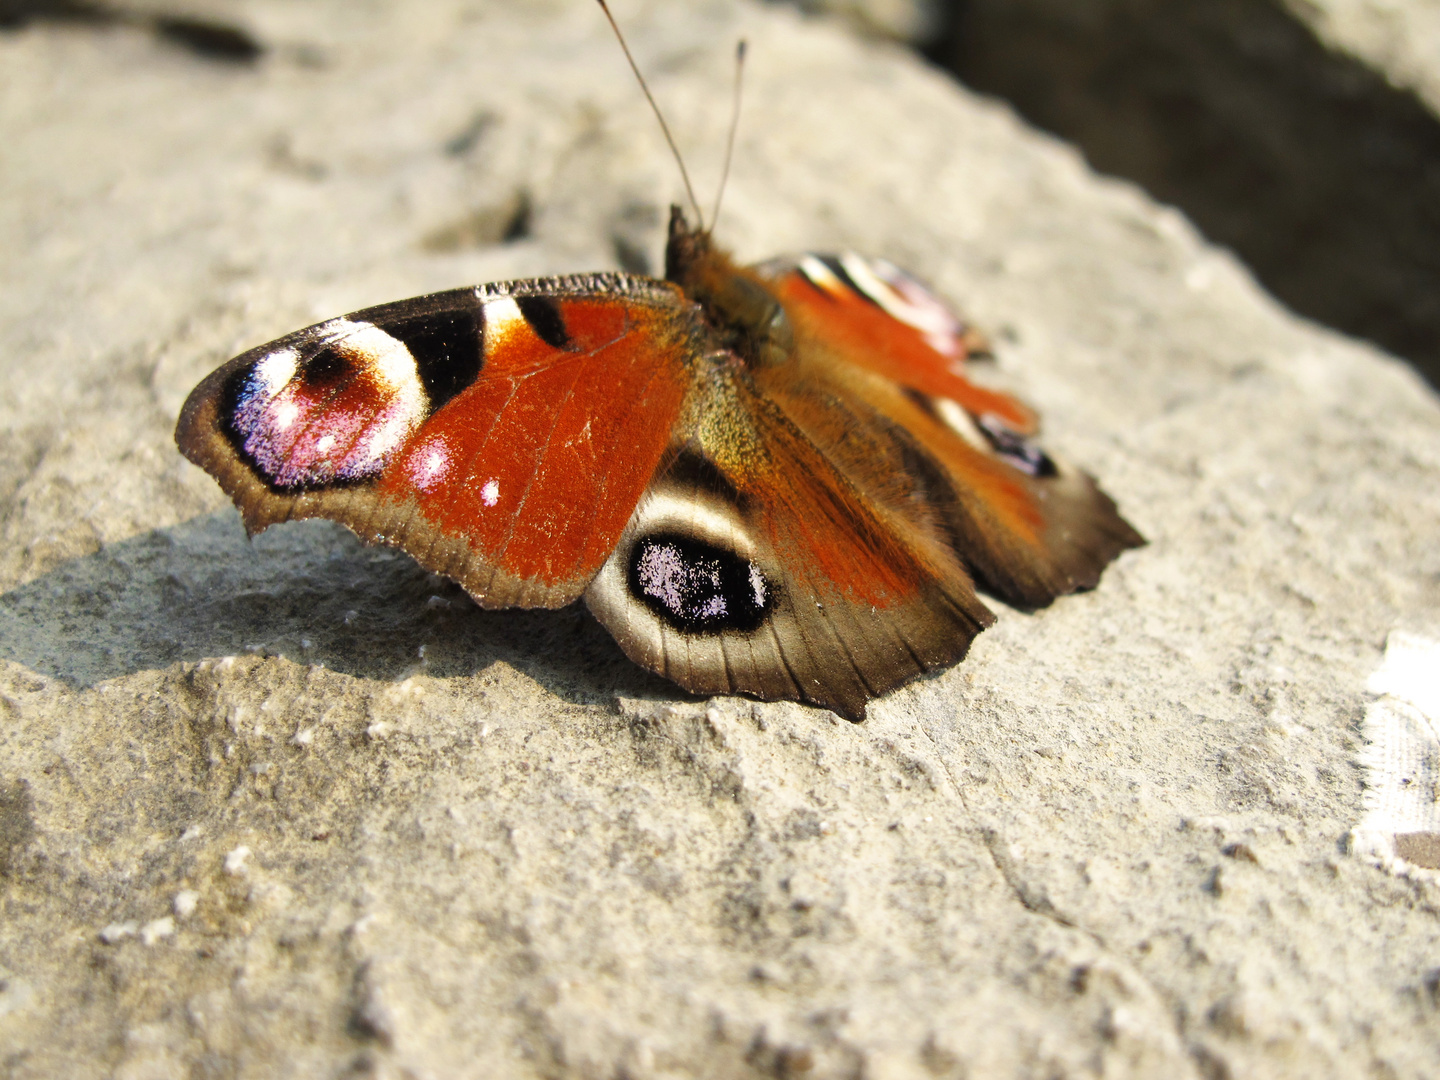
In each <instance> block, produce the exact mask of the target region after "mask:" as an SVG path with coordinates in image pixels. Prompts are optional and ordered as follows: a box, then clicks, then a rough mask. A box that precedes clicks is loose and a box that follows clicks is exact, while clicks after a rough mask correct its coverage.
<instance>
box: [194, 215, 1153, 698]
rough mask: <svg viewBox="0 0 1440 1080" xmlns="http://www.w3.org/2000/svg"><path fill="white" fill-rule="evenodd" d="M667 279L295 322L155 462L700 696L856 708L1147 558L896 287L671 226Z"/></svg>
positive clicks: (223, 377)
mask: <svg viewBox="0 0 1440 1080" xmlns="http://www.w3.org/2000/svg"><path fill="white" fill-rule="evenodd" d="M665 271H666V272H665V278H664V280H660V279H656V278H652V277H645V276H640V275H633V274H624V273H595V274H585V275H572V276H564V277H547V278H535V279H529V280H521V281H510V282H502V283H498V284H489V285H481V286H477V287H474V288H464V289H456V290H453V291H449V292H441V293H435V294H432V295H428V296H421V297H417V298H415V299H411V300H402V301H400V302H398V303H391V304H385V305H382V306H380V307H374V308H369V309H367V310H364V311H360V312H356V313H354V314H351V315H347V316H344V317H342V318H337V319H331V320H329V321H327V322H323V323H320V324H318V325H316V326H312V327H309V328H307V329H304V330H300V331H297V332H295V333H292V334H290V335H288V336H286V337H282V338H280V339H279V340H277V341H274V342H271V343H270V344H268V345H262V346H260V347H259V348H256V349H252V350H250V351H249V352H246V353H244V354H242V355H240V356H237V357H235V358H234V359H233V360H231V361H230V362H229V363H227V364H225V365H223V366H222V367H220V368H219V369H218V370H217V371H215V372H214V373H212V374H211V375H210V376H209V377H208V378H206V379H205V380H204V381H203V382H201V383H200V385H199V386H197V387H196V388H195V390H194V391H193V392H192V393H191V395H190V397H189V399H188V400H187V401H186V403H185V406H184V409H183V411H182V412H181V415H180V419H179V424H178V426H177V429H176V434H175V437H176V441H177V443H178V444H179V447H180V449H181V451H182V452H183V453H184V454H185V456H186V457H187V458H189V459H190V460H191V461H192V462H194V463H195V464H197V465H199V466H201V467H202V468H204V469H205V470H206V471H208V472H209V473H210V474H211V475H212V476H214V477H215V479H216V480H218V481H219V483H220V485H221V487H222V488H223V489H224V490H225V492H226V493H227V494H228V495H230V496H231V498H232V499H233V500H234V501H235V503H236V505H237V506H238V507H239V509H240V512H241V514H242V516H243V518H244V522H245V527H246V529H247V530H248V531H249V532H250V533H251V534H252V535H253V534H255V533H258V532H261V531H263V530H264V529H266V528H268V527H269V526H271V525H274V524H277V523H279V522H284V521H291V520H295V519H299V518H316V517H318V518H328V519H330V520H332V521H337V522H339V523H340V524H342V525H345V526H347V527H348V528H350V529H351V530H353V531H354V532H355V533H356V534H357V535H358V536H359V537H360V538H361V539H362V540H363V541H365V542H367V543H371V544H385V545H390V546H393V547H397V548H400V549H401V550H403V551H405V552H407V553H409V554H410V555H411V556H413V557H414V558H415V560H416V561H417V562H419V563H420V564H421V565H422V566H424V567H425V568H427V569H429V570H431V571H434V572H436V573H439V574H443V575H445V576H446V577H449V578H452V579H454V580H455V581H457V582H458V583H459V584H460V585H461V586H463V587H464V589H465V590H466V591H467V592H468V593H469V594H470V595H471V596H472V597H474V599H475V600H476V602H477V603H479V604H480V605H481V606H483V607H486V608H506V607H549V608H555V607H560V606H562V605H566V604H570V603H572V602H574V601H576V600H579V599H583V600H584V601H585V603H586V605H587V606H588V607H589V609H590V611H591V612H593V613H594V615H595V617H596V618H597V619H598V620H599V621H600V622H601V624H603V625H604V626H605V627H606V629H608V630H609V631H610V633H611V634H612V635H613V636H614V637H615V640H616V641H617V642H618V643H619V644H620V647H621V648H622V649H623V650H624V651H625V653H626V654H627V655H628V656H629V657H630V658H631V659H632V660H634V661H635V662H636V663H638V664H640V665H641V666H643V667H645V668H648V669H649V670H651V671H653V672H656V673H658V674H660V675H663V676H665V677H666V678H668V679H671V680H673V681H674V682H676V683H678V684H679V685H680V686H682V687H684V688H685V689H686V690H688V691H690V692H692V693H694V694H699V695H716V694H744V695H749V696H752V697H755V698H759V699H762V700H765V701H774V700H793V701H802V702H808V703H810V704H812V705H817V706H822V707H824V708H828V709H831V710H834V711H835V712H837V713H839V714H841V715H842V716H845V717H847V718H849V719H852V720H859V719H862V718H863V717H864V715H865V710H866V705H867V703H868V702H869V701H870V700H871V699H873V698H875V697H877V696H879V695H882V694H885V693H886V692H888V691H890V690H892V689H894V688H895V687H898V686H900V685H901V684H903V683H906V682H908V681H910V680H912V679H914V678H916V677H917V676H919V675H921V674H922V673H924V672H927V671H932V670H934V669H937V668H941V667H944V666H946V665H949V664H951V663H953V662H955V661H957V660H959V659H961V658H962V657H963V656H964V655H965V652H966V651H967V649H968V647H969V644H970V642H971V640H972V639H973V638H974V637H975V635H976V634H978V633H979V632H980V631H981V630H983V629H984V628H985V627H987V626H989V625H990V624H991V623H992V622H993V620H994V616H993V615H992V613H991V612H990V611H989V609H988V608H986V606H985V605H984V604H983V603H982V602H981V600H980V599H979V597H978V596H977V594H976V587H977V585H979V586H982V587H983V588H985V589H986V590H988V591H989V592H990V593H992V594H994V595H995V596H998V597H1000V598H1001V599H1003V600H1004V601H1005V602H1007V603H1009V604H1011V605H1014V606H1017V607H1020V608H1026V609H1034V608H1039V607H1043V606H1045V605H1047V604H1049V603H1050V602H1051V601H1052V600H1053V599H1055V598H1056V597H1057V596H1060V595H1061V594H1064V593H1069V592H1073V591H1075V590H1077V589H1087V588H1091V587H1093V586H1095V585H1096V584H1097V583H1098V581H1099V578H1100V574H1101V571H1102V570H1103V569H1104V568H1105V566H1106V565H1107V564H1109V563H1110V562H1111V561H1112V560H1113V559H1114V558H1115V557H1116V556H1117V555H1118V554H1119V553H1120V552H1122V551H1124V550H1125V549H1127V548H1133V547H1136V546H1138V545H1140V544H1142V543H1144V541H1143V539H1142V538H1141V536H1140V535H1139V533H1137V532H1136V531H1135V529H1133V528H1132V527H1131V526H1130V525H1129V524H1127V523H1126V522H1125V520H1124V519H1123V518H1122V517H1121V516H1120V515H1119V513H1118V512H1117V510H1116V507H1115V504H1114V502H1113V501H1112V500H1111V499H1110V498H1109V497H1108V496H1107V495H1105V493H1104V492H1102V491H1101V490H1100V489H1099V488H1098V487H1097V485H1096V483H1095V481H1094V480H1093V479H1092V478H1091V477H1090V476H1088V475H1086V474H1085V473H1084V472H1082V471H1080V470H1079V469H1077V468H1075V467H1073V466H1071V465H1068V464H1066V463H1065V462H1064V461H1062V460H1060V459H1059V458H1057V457H1053V456H1051V455H1050V454H1048V453H1046V452H1045V451H1044V450H1043V449H1041V447H1040V446H1039V444H1038V443H1037V442H1036V441H1035V438H1034V435H1035V432H1036V428H1037V420H1036V416H1035V414H1034V413H1033V412H1032V411H1031V410H1030V409H1029V408H1027V407H1026V406H1025V405H1023V404H1022V403H1021V402H1019V401H1018V400H1016V399H1015V398H1013V397H1011V396H1009V395H1007V394H1004V393H1000V392H997V391H995V390H993V389H987V388H986V387H984V386H982V385H980V384H978V383H977V382H975V381H972V380H971V379H970V378H969V377H967V370H968V368H967V363H968V361H970V360H972V359H973V358H975V357H976V356H977V355H979V354H981V353H983V352H984V350H985V344H984V340H983V338H982V337H981V336H980V335H979V334H978V333H977V332H976V331H975V330H974V329H972V328H970V327H968V326H967V325H966V324H965V323H964V322H962V321H961V320H960V319H959V318H957V317H956V316H955V315H953V314H952V313H951V312H950V311H949V310H948V309H947V308H946V307H945V305H944V304H942V303H941V302H940V301H939V300H938V299H937V298H936V297H935V296H934V295H933V294H932V293H931V292H930V291H929V290H927V289H926V288H925V287H923V286H922V285H921V284H920V283H919V282H918V281H916V280H915V279H914V278H912V277H910V276H908V275H907V274H905V273H903V272H902V271H901V270H899V269H898V268H897V267H895V266H894V265H892V264H890V263H889V262H886V261H884V260H880V259H869V258H863V257H860V256H858V255H854V254H844V255H840V256H824V255H803V256H800V257H798V258H789V259H777V260H773V261H770V262H765V263H761V264H759V265H755V266H739V265H737V264H736V263H735V262H734V261H732V259H731V258H730V257H729V256H728V255H727V254H726V253H725V252H724V251H723V250H721V249H720V248H719V247H718V246H717V245H716V244H715V243H714V241H713V239H712V236H711V234H710V232H708V231H707V230H705V229H704V228H703V227H702V226H700V225H696V226H694V227H692V226H690V225H689V224H688V222H687V220H686V217H685V215H684V213H683V212H682V211H681V209H680V208H678V207H676V208H673V209H672V211H671V218H670V227H669V239H668V243H667V247H666V256H665Z"/></svg>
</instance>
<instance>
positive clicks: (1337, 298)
mask: <svg viewBox="0 0 1440 1080" xmlns="http://www.w3.org/2000/svg"><path fill="white" fill-rule="evenodd" d="M933 16H934V22H933V24H932V25H931V27H930V28H929V32H928V40H926V41H924V42H922V45H923V46H924V48H925V50H926V52H927V54H928V55H929V57H930V59H931V60H932V61H934V62H935V63H937V64H940V65H941V66H943V67H945V68H946V69H947V70H948V71H950V72H952V73H953V74H954V75H955V76H956V77H957V78H959V79H960V81H961V82H963V83H965V84H966V85H967V86H970V87H972V88H974V89H976V90H979V91H981V92H983V93H987V94H993V95H995V96H997V97H1001V98H1004V99H1005V100H1007V101H1009V102H1010V103H1011V104H1012V105H1013V106H1014V107H1015V109H1016V110H1018V111H1019V112H1020V113H1021V114H1022V115H1023V116H1024V117H1025V118H1026V119H1028V120H1030V121H1031V122H1032V123H1034V124H1036V125H1037V126H1039V127H1042V128H1045V129H1046V130H1048V131H1052V132H1054V133H1055V134H1057V135H1059V136H1060V137H1062V138H1064V139H1066V140H1068V141H1070V142H1072V143H1074V144H1075V145H1076V146H1078V147H1079V148H1080V149H1081V150H1082V151H1083V152H1084V154H1085V156H1086V157H1087V158H1088V159H1089V161H1090V163H1091V164H1092V165H1093V166H1094V167H1095V168H1096V169H1098V170H1100V171H1102V172H1106V173H1111V174H1113V175H1115V176H1121V177H1125V178H1127V179H1130V180H1133V181H1135V182H1136V183H1138V184H1140V185H1142V186H1143V187H1144V188H1145V189H1146V190H1148V191H1149V192H1150V193H1151V194H1152V195H1154V196H1155V197H1156V198H1157V199H1159V200H1161V201H1163V202H1167V203H1171V204H1173V205H1174V206H1177V207H1179V208H1180V209H1181V210H1183V211H1184V212H1185V213H1186V214H1187V215H1188V216H1189V217H1190V218H1191V220H1192V221H1194V222H1195V224H1196V225H1198V226H1199V227H1200V229H1201V230H1203V231H1204V232H1205V234H1206V235H1207V236H1208V237H1209V238H1210V239H1211V240H1213V241H1215V242H1216V243H1219V244H1223V245H1225V246H1227V247H1229V248H1231V249H1233V250H1234V251H1235V252H1236V253H1237V254H1238V255H1239V256H1240V257H1241V258H1242V259H1243V260H1244V261H1245V262H1246V263H1247V264H1248V265H1249V266H1250V268H1251V270H1252V271H1253V273H1254V274H1255V276H1256V277H1257V278H1258V279H1259V280H1260V281H1261V283H1262V284H1263V285H1264V286H1265V287H1266V288H1267V289H1269V290H1270V291H1271V292H1272V293H1273V294H1274V295H1275V296H1277V297H1278V298H1279V299H1280V300H1282V301H1283V302H1284V303H1285V304H1287V305H1289V307H1291V308H1292V309H1293V310H1295V311H1297V312H1299V313H1300V314H1301V315H1304V316H1307V317H1308V318H1311V319H1314V320H1316V321H1317V322H1321V323H1325V324H1327V325H1329V326H1331V327H1334V328H1335V329H1337V330H1340V331H1342V332H1344V333H1347V334H1353V335H1355V336H1357V337H1363V338H1368V339H1369V340H1371V341H1373V342H1375V343H1376V344H1378V345H1380V346H1382V347H1383V348H1385V349H1387V350H1389V351H1391V352H1393V353H1395V354H1397V355H1399V356H1401V357H1404V358H1405V359H1407V360H1409V361H1410V362H1411V363H1412V364H1413V365H1414V366H1415V367H1416V368H1417V369H1418V370H1419V371H1420V372H1421V373H1422V374H1423V375H1424V376H1425V377H1426V378H1427V379H1428V380H1429V381H1430V383H1431V385H1433V386H1437V387H1440V121H1437V119H1436V116H1435V115H1434V114H1433V113H1432V112H1431V111H1430V110H1429V109H1428V108H1427V107H1426V106H1425V104H1423V103H1422V102H1421V101H1420V100H1419V99H1418V98H1417V97H1416V96H1415V95H1414V94H1413V93H1411V92H1409V91H1407V90H1401V89H1397V88H1396V87H1394V86H1392V85H1390V83H1388V82H1387V81H1386V80H1385V78H1384V76H1383V75H1381V74H1378V73H1377V72H1375V71H1374V70H1372V69H1371V68H1369V67H1367V66H1366V65H1364V64H1363V63H1361V62H1360V61H1359V60H1356V59H1354V58H1352V57H1350V56H1347V55H1344V54H1341V53H1338V52H1334V51H1331V50H1330V49H1327V48H1326V47H1325V46H1324V45H1323V44H1322V43H1321V42H1320V41H1319V40H1318V39H1317V38H1316V36H1315V35H1314V33H1313V32H1312V31H1311V29H1310V28H1309V27H1308V26H1307V25H1306V24H1305V23H1303V22H1301V21H1300V20H1299V19H1297V18H1296V17H1295V15H1294V14H1292V13H1291V11H1290V10H1289V9H1287V8H1286V7H1285V6H1284V5H1283V4H1281V3H1280V2H1278V0H1273V2H1272V0H1083V2H1074V0H1071V2H1062V0H936V4H935V5H934V9H933Z"/></svg>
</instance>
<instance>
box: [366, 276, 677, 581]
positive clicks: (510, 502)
mask: <svg viewBox="0 0 1440 1080" xmlns="http://www.w3.org/2000/svg"><path fill="white" fill-rule="evenodd" d="M556 306H557V307H558V308H559V310H560V313H561V316H562V318H563V319H564V321H565V324H566V328H567V329H568V330H569V331H570V335H571V340H570V342H569V343H568V344H567V345H566V347H565V348H556V347H554V346H552V345H549V344H547V343H546V342H544V341H543V340H541V339H540V338H539V337H537V336H535V335H534V334H531V333H528V332H526V331H525V329H524V328H522V329H520V330H518V331H516V332H515V333H512V334H509V335H506V336H505V337H504V338H502V339H501V340H500V341H499V342H497V343H495V344H494V345H493V346H488V345H487V349H486V355H485V368H484V377H483V378H481V379H478V380H477V381H476V382H475V383H474V384H473V385H472V386H470V387H469V388H468V389H466V390H464V391H462V392H461V393H460V394H458V395H456V397H454V398H453V399H451V400H450V401H449V402H448V403H446V404H445V405H444V406H443V407H442V408H441V409H440V410H439V411H438V412H437V413H436V414H435V415H434V416H432V417H431V418H430V419H429V420H428V421H426V423H425V424H424V426H423V427H422V428H421V429H420V430H419V432H417V433H416V435H415V437H414V439H413V440H412V442H411V443H410V444H409V445H408V446H407V447H406V449H405V451H404V453H403V454H402V455H401V456H400V457H399V458H398V460H397V461H396V462H395V463H394V465H393V466H392V467H391V468H390V469H389V470H388V471H387V473H386V475H385V476H384V477H383V478H382V480H381V482H380V485H379V487H378V490H377V494H379V495H380V497H382V498H391V499H396V500H404V499H406V498H410V497H412V496H413V497H414V499H415V502H416V504H417V506H418V508H419V512H420V513H421V514H422V515H423V516H424V517H425V518H426V519H427V520H428V521H430V522H431V523H432V524H433V525H434V526H435V527H436V528H437V529H438V530H440V531H441V532H442V533H445V534H446V535H453V536H459V537H463V538H464V539H465V540H466V542H467V543H469V544H470V545H471V547H472V548H473V549H474V550H475V552H476V553H477V554H478V555H479V556H480V557H481V558H483V559H485V560H487V561H490V562H494V563H495V564H497V565H503V566H504V568H505V570H506V571H507V572H508V573H510V574H512V575H514V576H516V577H518V578H522V579H534V580H537V581H539V582H542V583H543V584H545V585H548V586H553V585H557V584H560V583H563V582H568V581H580V580H583V579H585V578H588V577H589V576H590V575H592V574H593V573H594V572H595V571H596V570H597V569H598V568H599V566H600V564H601V563H603V562H604V561H605V559H606V557H607V556H608V555H609V554H610V551H611V549H612V548H613V547H614V546H615V541H616V540H617V539H618V538H619V536H620V532H621V530H623V529H624V528H625V522H626V521H628V520H629V517H630V512H631V511H632V510H633V509H634V508H635V503H636V502H637V501H638V500H639V498H640V495H641V493H642V492H643V491H644V490H645V487H646V485H647V484H649V482H650V478H651V476H653V474H654V472H655V467H656V465H657V464H658V463H659V461H660V458H661V455H662V454H663V453H664V452H665V448H666V446H667V445H668V443H669V442H670V434H671V428H672V426H673V425H674V423H675V418H676V415H677V414H678V412H679V408H680V403H681V401H682V400H683V399H684V396H685V393H686V390H687V389H688V386H689V381H690V376H689V372H690V367H689V362H688V357H687V355H686V345H687V341H686V337H685V334H684V327H683V324H682V325H681V326H680V327H678V328H677V327H676V326H675V325H674V323H675V316H674V313H673V312H671V311H668V310H665V309H660V310H655V309H648V308H644V307H640V306H638V305H636V306H632V307H630V308H627V306H626V305H625V304H623V303H621V302H619V301H616V300H613V299H567V300H557V301H556ZM622 443H623V449H622ZM436 454H440V455H443V456H444V457H445V459H446V461H447V462H448V468H447V471H446V473H445V476H444V478H443V479H439V480H435V481H433V482H430V483H426V482H425V481H424V479H423V478H424V477H425V476H426V474H427V471H429V472H433V471H434V470H431V469H429V468H428V466H429V462H431V461H433V460H434V455H436Z"/></svg>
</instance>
